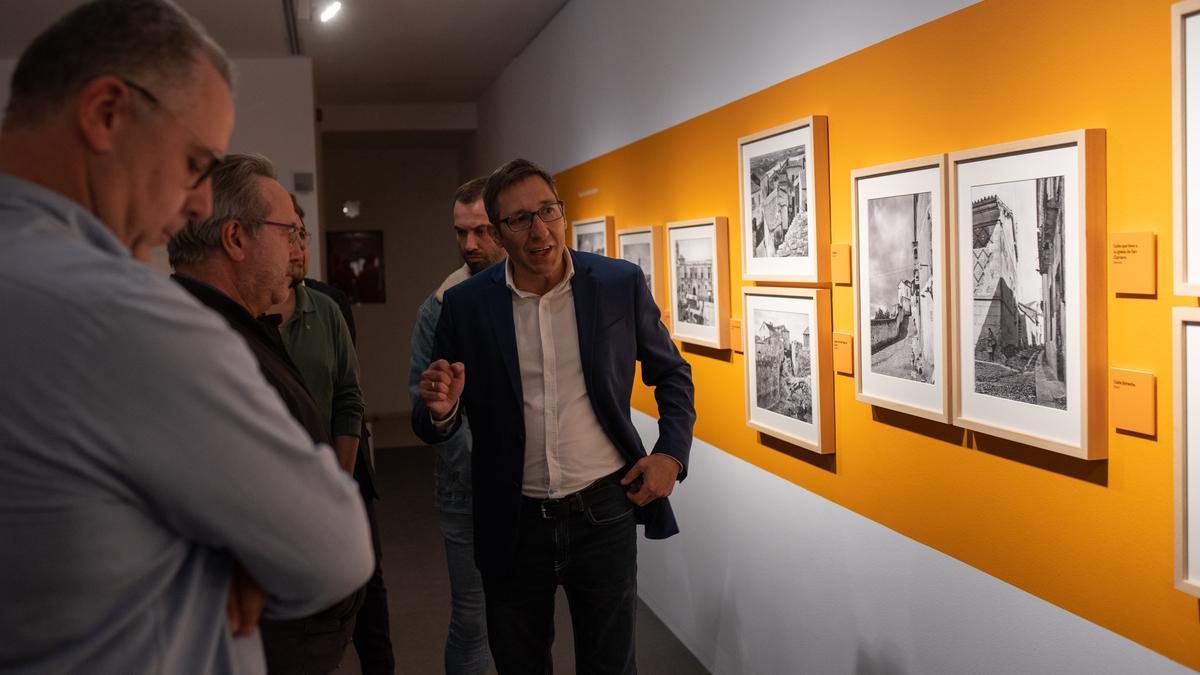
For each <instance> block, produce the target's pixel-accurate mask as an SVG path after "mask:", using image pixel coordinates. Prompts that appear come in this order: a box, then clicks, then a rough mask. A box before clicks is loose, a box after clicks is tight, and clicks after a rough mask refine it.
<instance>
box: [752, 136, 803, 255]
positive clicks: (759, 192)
mask: <svg viewBox="0 0 1200 675" xmlns="http://www.w3.org/2000/svg"><path fill="white" fill-rule="evenodd" d="M804 151H805V146H803V145H797V146H796V147H793V148H784V149H783V150H777V151H775V152H771V153H767V154H765V155H759V156H757V157H752V158H750V214H751V228H752V229H751V231H752V232H753V233H754V257H755V258H794V257H806V256H808V181H807V179H806V171H807V161H806V158H805V152H804Z"/></svg>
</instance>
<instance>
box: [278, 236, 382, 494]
mask: <svg viewBox="0 0 1200 675" xmlns="http://www.w3.org/2000/svg"><path fill="white" fill-rule="evenodd" d="M307 237H308V233H307V231H305V232H303V233H302V236H301V250H302V252H303V259H302V260H300V261H297V262H295V263H294V264H293V265H292V269H291V270H290V272H291V275H292V280H293V282H294V283H293V285H292V288H291V292H290V293H288V297H287V299H286V300H284V301H283V302H281V303H280V304H278V305H275V306H274V307H272V308H271V309H270V310H269V314H278V315H279V316H280V318H281V321H280V324H279V334H280V336H281V337H282V338H283V344H284V346H285V347H287V351H288V355H289V356H291V357H292V361H294V362H295V364H296V367H297V368H299V369H300V374H301V375H302V376H303V377H304V384H305V385H306V386H307V387H308V391H309V393H310V394H312V397H313V400H315V401H316V402H317V407H318V408H320V409H321V414H322V415H324V416H325V423H326V424H327V425H328V427H329V430H330V436H331V437H332V438H333V449H334V451H335V452H336V453H337V458H338V464H339V465H340V466H341V467H342V470H343V471H345V472H346V473H348V474H350V475H354V462H355V459H356V457H357V455H358V443H359V438H360V433H361V431H362V418H363V410H364V406H363V397H362V389H361V388H360V387H359V384H358V355H357V354H356V353H355V351H354V342H353V340H352V339H351V337H350V329H349V328H348V327H347V326H346V320H345V319H343V318H342V312H341V310H340V309H339V308H338V306H337V303H336V302H334V301H333V299H332V298H330V297H329V296H328V295H325V294H324V293H314V292H312V291H311V290H309V289H308V288H307V287H305V285H304V275H305V273H306V272H307V269H306V268H307V267H308V238H307Z"/></svg>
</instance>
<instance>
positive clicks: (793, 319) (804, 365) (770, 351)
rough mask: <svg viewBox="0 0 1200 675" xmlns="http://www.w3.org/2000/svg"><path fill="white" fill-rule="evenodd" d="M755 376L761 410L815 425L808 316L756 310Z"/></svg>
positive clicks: (810, 336) (757, 402)
mask: <svg viewBox="0 0 1200 675" xmlns="http://www.w3.org/2000/svg"><path fill="white" fill-rule="evenodd" d="M753 325H754V326H755V329H754V374H755V387H756V391H757V400H756V401H755V403H756V404H757V405H758V407H759V408H763V409H765V410H770V411H771V412H773V413H778V414H780V415H784V416H786V417H790V418H792V419H794V420H799V421H801V422H808V423H810V424H811V423H812V420H813V410H812V407H813V406H812V403H813V401H812V396H813V394H812V365H811V364H812V359H811V356H810V354H811V352H810V351H809V350H810V348H811V344H812V343H811V339H812V335H811V331H810V327H809V320H808V315H807V314H800V313H798V312H779V311H772V310H762V309H760V310H755V312H754V323H753Z"/></svg>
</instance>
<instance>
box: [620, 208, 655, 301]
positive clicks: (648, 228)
mask: <svg viewBox="0 0 1200 675" xmlns="http://www.w3.org/2000/svg"><path fill="white" fill-rule="evenodd" d="M647 233H648V234H649V235H650V266H651V269H650V273H651V275H652V276H653V277H654V280H653V282H652V288H651V289H650V293H651V294H652V295H653V296H654V302H656V303H658V306H659V308H660V309H661V308H662V307H663V306H664V305H666V304H669V303H668V301H667V279H666V275H667V269H666V267H665V265H664V263H663V260H664V258H663V255H664V251H665V247H666V243H665V241H666V240H665V238H664V236H663V227H662V225H648V226H646V227H635V228H631V229H628V230H620V231H618V232H617V236H616V247H615V249H614V254H613V257H614V258H620V257H621V237H623V236H625V235H630V234H647Z"/></svg>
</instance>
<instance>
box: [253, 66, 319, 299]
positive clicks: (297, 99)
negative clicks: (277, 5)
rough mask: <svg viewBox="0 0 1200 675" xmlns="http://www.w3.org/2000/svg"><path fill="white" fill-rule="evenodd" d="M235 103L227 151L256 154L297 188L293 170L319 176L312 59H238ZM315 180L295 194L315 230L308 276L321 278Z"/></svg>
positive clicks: (285, 183) (281, 179)
mask: <svg viewBox="0 0 1200 675" xmlns="http://www.w3.org/2000/svg"><path fill="white" fill-rule="evenodd" d="M235 62H236V63H237V69H238V79H237V87H236V88H235V90H234V102H235V105H236V106H237V122H236V123H235V125H234V127H233V137H232V138H230V139H229V151H230V152H257V153H260V154H263V155H266V156H267V157H268V158H269V159H270V160H271V161H272V162H274V163H275V170H276V171H277V172H278V175H279V182H280V183H282V184H283V186H284V187H285V188H287V189H288V190H289V191H293V192H294V191H295V190H294V188H295V185H294V183H293V182H292V178H293V176H294V175H295V174H296V173H302V172H303V173H311V174H312V175H313V176H314V179H315V178H316V177H317V175H318V174H317V122H316V102H315V101H314V100H313V71H312V60H311V59H308V58H307V57H293V58H282V59H236V61H235ZM316 185H319V184H318V183H314V189H313V191H312V192H308V193H296V200H297V201H298V202H299V203H300V207H301V208H303V209H304V224H305V226H306V227H307V228H308V230H309V231H310V232H313V233H314V234H313V237H312V242H311V244H310V246H309V254H308V255H309V265H308V272H309V276H312V277H315V278H318V279H323V278H325V262H324V259H323V256H322V253H323V247H324V246H325V237H324V236H323V232H324V230H323V229H322V228H321V208H320V204H319V203H318V190H317V189H316V187H315V186H316Z"/></svg>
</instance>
